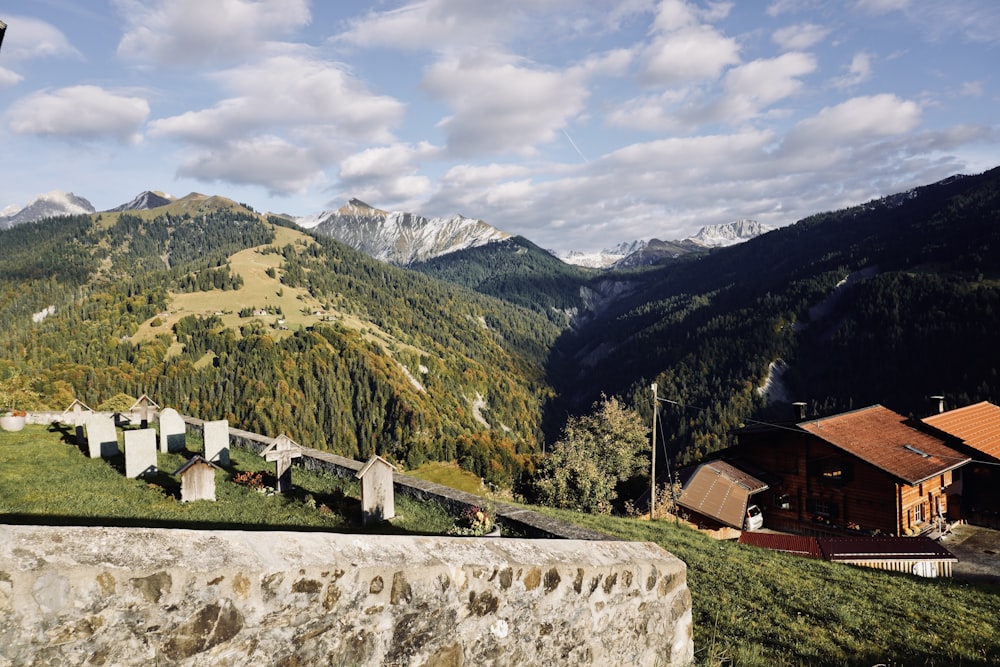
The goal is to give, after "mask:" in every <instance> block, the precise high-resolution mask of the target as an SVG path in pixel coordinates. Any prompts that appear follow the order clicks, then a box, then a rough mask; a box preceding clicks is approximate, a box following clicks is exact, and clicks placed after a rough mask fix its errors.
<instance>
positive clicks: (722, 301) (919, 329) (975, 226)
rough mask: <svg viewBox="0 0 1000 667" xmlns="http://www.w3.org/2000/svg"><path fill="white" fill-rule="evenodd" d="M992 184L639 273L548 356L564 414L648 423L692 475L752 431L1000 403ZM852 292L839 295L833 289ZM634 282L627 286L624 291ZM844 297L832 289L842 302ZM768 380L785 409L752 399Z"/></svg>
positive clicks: (972, 183) (957, 184) (870, 207)
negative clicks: (757, 424) (618, 414)
mask: <svg viewBox="0 0 1000 667" xmlns="http://www.w3.org/2000/svg"><path fill="white" fill-rule="evenodd" d="M998 221H1000V170H992V171H990V172H987V173H985V174H982V175H978V176H970V177H962V178H955V179H949V180H948V181H944V182H941V183H938V184H935V185H931V186H927V187H923V188H920V189H918V190H916V191H913V192H910V193H905V194H901V195H896V196H893V197H887V198H884V199H882V200H878V201H873V202H869V203H868V204H864V205H862V206H857V207H853V208H850V209H846V210H842V211H837V212H833V213H824V214H821V215H816V216H813V217H810V218H808V219H805V220H802V221H801V222H799V223H797V224H795V225H792V226H790V227H786V228H783V229H779V230H776V231H773V232H770V233H768V234H766V235H764V236H761V237H758V238H756V239H753V240H751V241H748V242H747V243H744V244H741V245H739V246H735V247H732V248H726V249H720V250H717V251H713V252H711V253H709V254H708V255H706V256H704V257H702V258H699V259H695V260H691V261H680V262H674V263H671V264H669V265H667V266H664V267H662V268H660V269H658V270H656V271H653V272H649V273H646V274H643V280H642V281H641V283H639V284H638V285H637V286H636V288H635V289H634V290H633V291H632V293H631V294H629V295H626V296H624V297H623V298H621V299H619V300H617V301H616V302H615V304H614V305H613V306H612V307H611V308H610V309H608V310H607V311H605V312H604V313H602V314H601V315H599V316H598V317H595V318H594V319H593V320H592V321H590V322H589V323H588V324H587V325H586V326H583V327H579V328H577V329H576V330H574V331H568V332H566V333H565V334H564V335H563V337H562V338H561V339H560V341H559V342H558V343H557V345H556V354H553V356H552V366H551V368H550V377H552V378H554V380H555V382H556V386H557V389H558V390H559V393H560V398H561V400H562V401H563V403H562V407H563V409H568V410H573V409H578V407H579V406H583V405H587V404H588V403H589V402H590V401H591V400H593V398H594V397H595V396H596V395H597V394H599V393H601V392H604V393H607V394H619V395H624V396H628V397H629V398H630V400H632V401H634V402H635V404H636V405H638V406H639V407H640V408H641V409H642V410H644V412H645V414H646V415H650V413H651V407H650V406H651V403H652V401H651V398H652V397H651V392H650V390H649V385H650V383H651V382H654V381H655V382H657V383H658V385H659V394H660V396H661V397H662V398H665V399H667V400H668V401H674V402H676V404H675V403H667V404H663V405H662V407H661V416H662V417H663V419H662V422H661V423H662V424H663V427H664V435H665V444H666V446H667V447H668V448H669V451H670V452H671V453H672V454H674V455H677V456H679V457H680V458H681V459H682V460H687V461H689V460H693V459H695V458H698V457H700V456H703V455H704V454H705V453H707V452H710V451H712V450H715V449H718V448H720V447H722V446H726V445H727V444H729V432H730V430H731V429H733V428H736V427H738V426H739V425H741V424H743V423H745V420H746V419H748V418H767V419H773V418H785V417H791V410H790V409H789V406H788V403H787V402H788V401H804V402H806V403H807V404H808V405H809V410H810V414H812V415H815V414H820V413H824V414H825V413H830V412H835V411H840V410H847V409H851V408H856V407H862V406H865V405H870V404H873V403H881V404H884V405H887V406H888V407H890V408H892V409H894V410H897V411H900V412H903V413H910V414H916V415H924V414H926V413H927V412H928V410H929V408H930V403H929V401H928V400H927V399H928V396H930V395H933V394H943V395H945V397H946V400H947V402H948V404H949V405H951V406H953V407H954V406H957V405H964V404H967V403H969V402H972V401H978V400H993V401H996V400H998V399H1000V378H998V372H1000V348H998V347H997V345H996V332H997V331H1000V223H998ZM849 277H851V279H850V280H847V281H846V283H844V284H842V281H845V279H848V278H849ZM633 278H635V276H633ZM838 285H840V287H838ZM779 361H780V362H783V363H784V364H786V365H787V371H786V372H785V373H784V375H783V376H782V377H780V378H779V377H776V376H772V379H774V380H776V383H775V384H776V387H777V388H778V389H780V390H783V393H784V398H785V402H778V403H776V402H775V401H772V402H771V404H770V405H768V404H766V403H765V400H764V398H763V397H762V395H761V392H760V391H759V388H761V387H763V385H764V383H765V380H766V379H767V377H768V373H769V367H770V365H771V364H772V363H773V362H779Z"/></svg>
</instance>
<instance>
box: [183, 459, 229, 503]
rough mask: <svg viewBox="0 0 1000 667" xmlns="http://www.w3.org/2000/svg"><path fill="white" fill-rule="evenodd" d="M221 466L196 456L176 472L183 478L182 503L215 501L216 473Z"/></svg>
mask: <svg viewBox="0 0 1000 667" xmlns="http://www.w3.org/2000/svg"><path fill="white" fill-rule="evenodd" d="M216 470H222V468H220V467H219V466H217V465H215V464H214V463H211V462H209V461H206V460H205V459H204V458H202V457H201V455H200V454H195V455H194V456H192V457H191V458H189V459H188V460H187V463H185V464H184V465H182V466H181V467H180V468H178V469H177V470H175V471H174V473H173V474H174V476H175V477H176V476H178V475H180V478H181V502H182V503H186V502H189V501H192V500H211V501H214V500H215V471H216Z"/></svg>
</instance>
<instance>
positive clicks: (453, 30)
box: [336, 0, 530, 50]
mask: <svg viewBox="0 0 1000 667" xmlns="http://www.w3.org/2000/svg"><path fill="white" fill-rule="evenodd" d="M518 4H519V3H516V2H497V3H493V2H467V1H465V0H457V1H456V0H425V1H422V2H412V3H409V4H406V5H404V6H402V7H399V8H396V9H391V10H388V11H384V12H377V11H369V12H368V14H367V15H365V16H364V17H362V18H359V19H355V20H353V21H351V23H350V27H349V29H348V30H347V31H345V32H344V33H342V34H340V35H338V36H337V37H336V40H337V41H339V42H343V43H347V44H352V45H355V46H361V47H369V48H370V47H376V46H390V47H393V48H402V49H429V50H434V49H436V48H439V47H442V46H444V45H447V46H448V47H449V48H455V47H456V46H460V45H464V46H466V47H470V46H475V47H482V46H489V45H499V44H500V43H501V42H502V41H503V39H504V38H505V37H506V36H508V35H509V33H510V32H511V30H512V25H513V24H514V23H515V22H516V20H517V18H518V17H519V16H520V15H521V12H520V8H519V7H518ZM529 6H530V4H529Z"/></svg>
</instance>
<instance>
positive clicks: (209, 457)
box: [204, 419, 229, 466]
mask: <svg viewBox="0 0 1000 667" xmlns="http://www.w3.org/2000/svg"><path fill="white" fill-rule="evenodd" d="M204 440H205V460H206V461H210V462H212V463H217V464H219V465H221V466H228V465H229V422H228V421H227V420H225V419H220V420H218V421H211V422H205V431H204Z"/></svg>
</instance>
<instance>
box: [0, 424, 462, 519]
mask: <svg viewBox="0 0 1000 667" xmlns="http://www.w3.org/2000/svg"><path fill="white" fill-rule="evenodd" d="M200 445H201V443H200V442H198V441H196V440H193V439H191V438H189V439H188V446H187V449H188V451H187V452H175V453H169V454H168V453H162V452H160V453H158V454H157V457H158V463H157V467H158V468H159V470H160V472H159V473H157V474H156V475H154V476H152V477H147V478H142V479H128V478H126V477H124V476H123V474H122V470H123V469H124V460H123V457H122V456H121V455H119V456H117V457H114V458H112V459H108V460H102V459H91V458H89V457H87V456H86V455H85V454H84V453H83V452H81V450H80V449H79V448H78V447H77V446H75V445H72V444H67V442H66V441H65V439H64V434H63V433H62V432H60V431H52V430H50V429H49V428H47V427H42V426H28V427H26V428H25V429H24V430H23V431H20V432H17V433H7V432H3V431H0V521H8V522H9V521H13V520H16V521H25V522H26V521H31V520H34V519H36V518H37V520H38V521H40V522H45V523H52V522H64V523H67V524H74V523H95V524H105V525H116V524H121V525H136V524H144V525H186V526H189V527H206V528H236V529H265V528H266V529H271V528H286V529H290V530H329V531H336V532H378V533H395V534H442V533H444V532H446V531H447V530H448V528H450V527H451V526H452V525H453V523H454V518H453V517H452V516H450V515H449V514H448V513H447V512H445V511H444V510H443V509H442V508H441V507H440V506H439V505H437V504H436V503H433V502H415V501H412V500H410V499H409V498H405V497H399V498H397V499H396V513H397V515H398V516H397V518H396V519H394V520H393V521H392V522H391V523H388V524H384V525H381V526H374V527H373V526H365V527H362V526H361V525H360V518H361V517H360V515H361V501H360V494H361V490H360V486H359V484H358V483H357V481H356V480H346V479H340V478H337V477H334V476H332V475H328V474H324V473H321V472H314V471H309V470H304V469H300V468H295V469H293V471H292V482H293V484H294V485H295V488H294V489H293V490H292V491H291V492H290V493H287V494H285V495H264V494H262V493H259V492H258V491H256V490H254V489H252V488H250V487H248V486H246V485H243V484H238V483H235V482H234V481H232V480H233V478H234V477H235V476H236V475H238V474H239V473H241V472H245V471H261V472H262V473H264V482H265V484H269V485H271V486H273V484H274V482H273V475H274V464H273V463H268V462H267V461H265V460H264V459H262V458H261V457H260V456H258V455H256V454H254V453H252V452H248V451H244V450H238V449H235V450H233V451H232V452H231V462H232V466H231V469H230V470H228V471H219V472H217V473H216V502H210V501H197V502H193V503H182V502H180V500H179V497H180V480H179V479H177V478H175V477H174V476H173V475H171V474H170V473H172V472H173V471H175V470H176V469H177V468H179V467H180V466H181V465H182V464H183V463H184V461H185V460H186V458H187V457H188V456H190V455H191V454H192V453H193V452H194V451H198V450H200ZM269 480H270V481H269ZM324 508H325V509H324Z"/></svg>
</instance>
